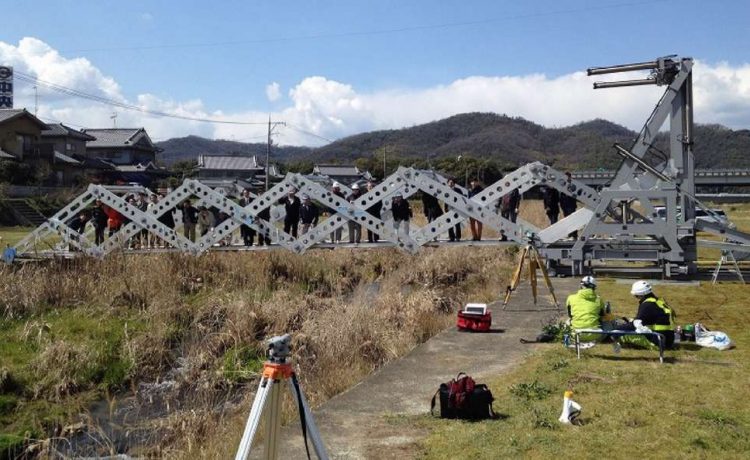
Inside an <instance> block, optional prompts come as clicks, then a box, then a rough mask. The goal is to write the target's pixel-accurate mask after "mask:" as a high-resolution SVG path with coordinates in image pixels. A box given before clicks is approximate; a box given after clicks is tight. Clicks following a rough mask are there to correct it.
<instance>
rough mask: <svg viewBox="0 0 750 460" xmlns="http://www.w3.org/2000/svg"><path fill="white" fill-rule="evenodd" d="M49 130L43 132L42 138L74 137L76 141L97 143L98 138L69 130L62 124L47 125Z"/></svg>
mask: <svg viewBox="0 0 750 460" xmlns="http://www.w3.org/2000/svg"><path fill="white" fill-rule="evenodd" d="M47 127H48V128H49V129H47V131H42V137H72V138H74V139H81V140H83V141H95V140H96V138H95V137H94V136H91V135H89V134H86V133H82V132H81V131H76V130H75V129H73V128H69V127H67V126H65V125H64V124H62V123H50V124H48V125H47Z"/></svg>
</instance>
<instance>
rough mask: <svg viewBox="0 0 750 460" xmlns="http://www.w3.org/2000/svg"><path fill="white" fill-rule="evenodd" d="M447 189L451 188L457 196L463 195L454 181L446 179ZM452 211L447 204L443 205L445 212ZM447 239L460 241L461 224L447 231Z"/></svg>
mask: <svg viewBox="0 0 750 460" xmlns="http://www.w3.org/2000/svg"><path fill="white" fill-rule="evenodd" d="M448 187H450V188H451V190H453V191H454V192H456V193H458V194H459V195H463V192H462V191H461V189H460V188H458V186H457V185H456V181H455V180H454V179H452V178H451V179H448ZM452 210H453V209H452V208H451V207H450V206H448V203H445V212H451V211H452ZM448 239H449V240H450V241H461V224H460V223H458V224H456V225H454V226H453V227H451V228H449V229H448Z"/></svg>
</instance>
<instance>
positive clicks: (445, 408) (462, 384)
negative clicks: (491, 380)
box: [430, 372, 495, 420]
mask: <svg viewBox="0 0 750 460" xmlns="http://www.w3.org/2000/svg"><path fill="white" fill-rule="evenodd" d="M438 395H440V418H452V419H455V418H458V419H465V420H482V419H487V418H495V412H493V410H492V401H494V400H495V398H493V397H492V392H490V390H489V388H487V385H483V384H477V383H476V382H475V381H474V379H472V378H471V377H469V376H468V375H466V374H465V373H463V372H461V373H459V374H458V375H457V376H456V378H455V379H452V380H451V381H450V382H447V383H441V384H440V388H439V389H438V391H437V392H435V395H434V396H433V397H432V402H431V403H430V413H431V414H433V415H434V410H435V398H437V396H438Z"/></svg>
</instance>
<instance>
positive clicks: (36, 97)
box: [34, 85, 39, 116]
mask: <svg viewBox="0 0 750 460" xmlns="http://www.w3.org/2000/svg"><path fill="white" fill-rule="evenodd" d="M38 112H39V92H38V91H37V87H36V85H34V116H37V113H38Z"/></svg>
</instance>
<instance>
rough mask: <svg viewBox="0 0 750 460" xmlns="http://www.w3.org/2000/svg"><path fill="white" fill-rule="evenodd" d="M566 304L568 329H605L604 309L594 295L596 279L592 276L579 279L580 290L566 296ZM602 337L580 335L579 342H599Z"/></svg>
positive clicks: (599, 298) (601, 302)
mask: <svg viewBox="0 0 750 460" xmlns="http://www.w3.org/2000/svg"><path fill="white" fill-rule="evenodd" d="M566 304H567V308H568V316H569V317H570V327H571V328H572V329H573V330H577V329H602V328H605V325H604V323H603V319H604V316H605V315H606V313H607V312H606V307H605V304H604V301H603V300H602V298H601V297H600V296H599V295H598V294H597V293H596V279H594V277H593V276H584V277H583V279H581V288H580V289H579V290H578V292H575V293H573V294H571V295H569V296H568V300H567V302H566ZM607 327H608V326H607ZM603 337H604V336H603V335H599V334H581V340H583V341H586V342H592V341H595V340H600V339H602V338H603Z"/></svg>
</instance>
